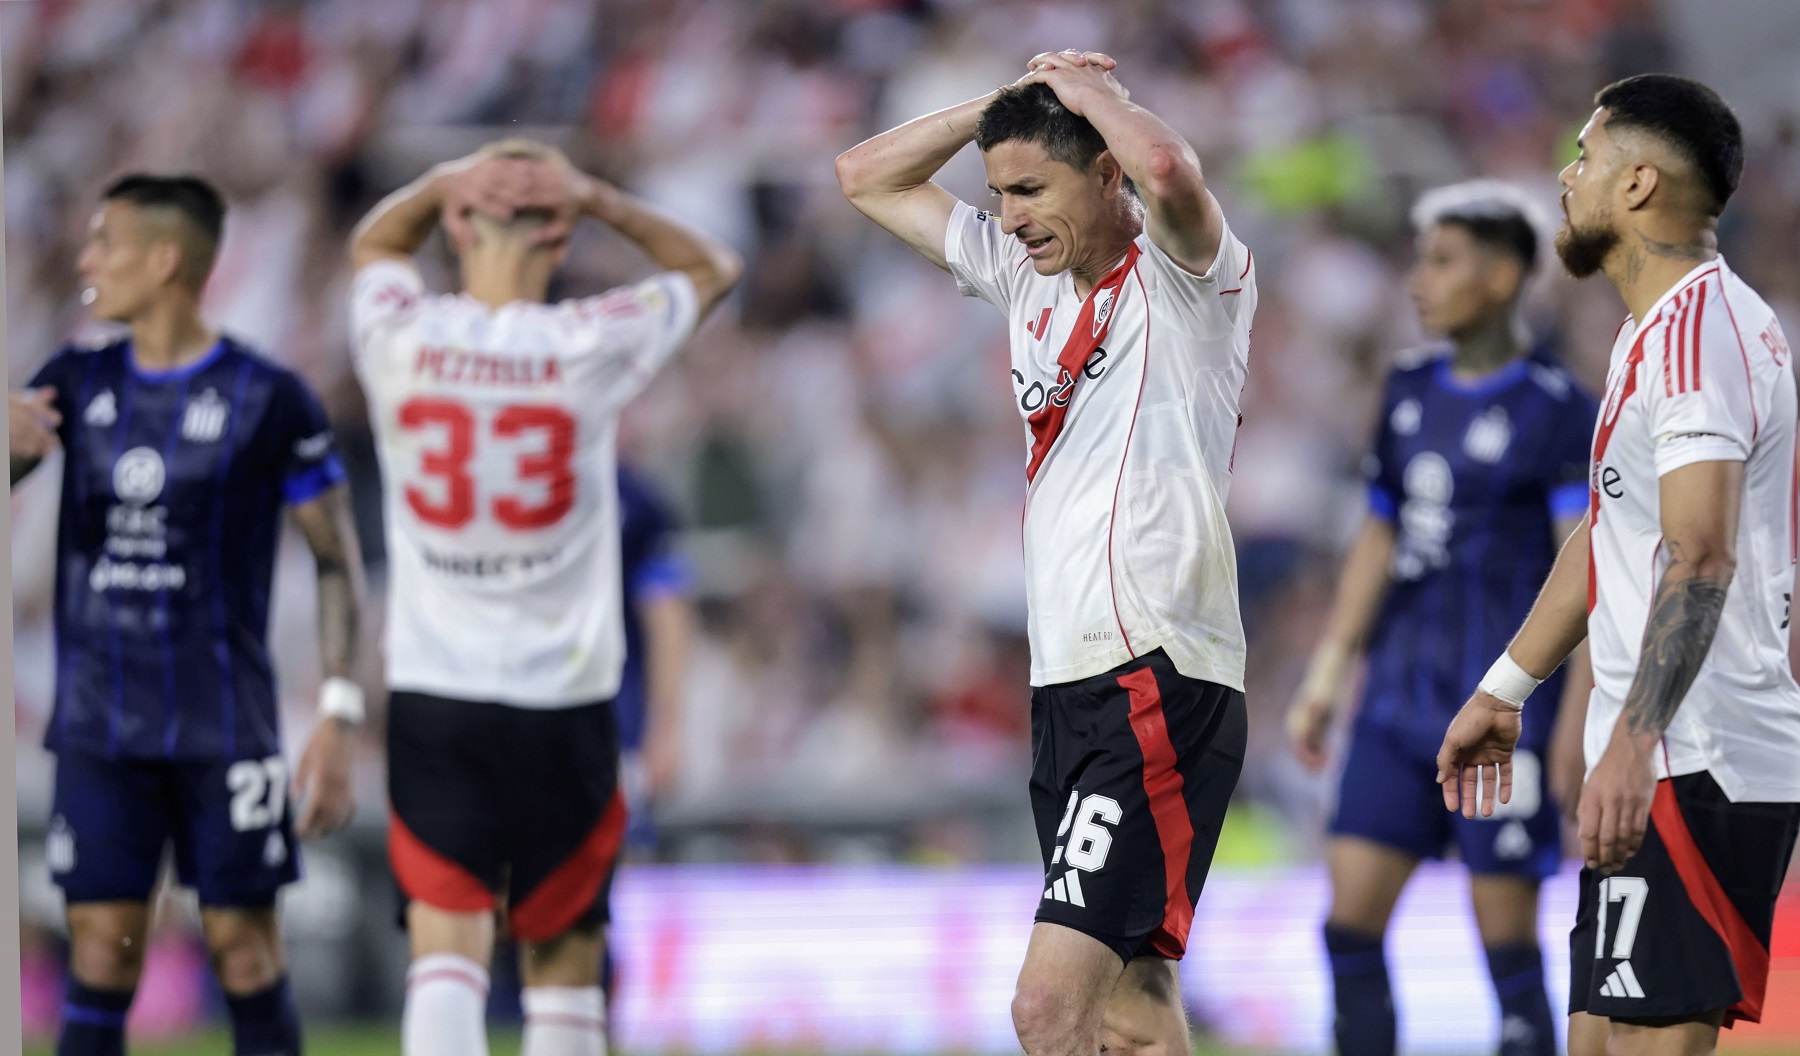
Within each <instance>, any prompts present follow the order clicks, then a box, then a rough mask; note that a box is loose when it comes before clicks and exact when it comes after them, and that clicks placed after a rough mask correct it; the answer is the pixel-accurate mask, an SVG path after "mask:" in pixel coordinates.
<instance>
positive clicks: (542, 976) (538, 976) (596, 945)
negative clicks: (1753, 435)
mask: <svg viewBox="0 0 1800 1056" xmlns="http://www.w3.org/2000/svg"><path fill="white" fill-rule="evenodd" d="M602 943H603V935H602V933H601V931H600V929H598V928H593V927H578V928H571V929H570V930H568V931H565V932H563V933H562V934H561V935H558V936H556V937H555V938H552V939H545V940H542V941H537V942H525V943H522V944H521V946H520V950H519V970H520V971H519V974H520V975H521V976H523V977H524V981H525V985H526V986H582V987H585V986H598V985H600V950H601V946H602Z"/></svg>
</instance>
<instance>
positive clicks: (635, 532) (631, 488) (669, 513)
mask: <svg viewBox="0 0 1800 1056" xmlns="http://www.w3.org/2000/svg"><path fill="white" fill-rule="evenodd" d="M677 526H678V525H677V521H676V517H675V512H674V510H672V509H671V508H670V507H669V505H668V504H667V503H666V502H664V501H663V498H662V496H660V495H658V494H657V493H656V492H655V491H654V490H652V489H651V487H650V485H649V483H648V482H646V481H645V480H644V479H643V478H642V477H640V476H638V475H637V474H636V473H634V472H632V471H631V470H629V469H627V468H626V467H625V466H623V465H621V466H620V467H619V564H620V568H621V570H622V572H623V574H624V576H623V578H624V583H625V671H624V674H623V676H622V677H621V680H620V682H619V695H618V696H616V697H614V698H613V710H614V713H615V714H616V715H617V717H618V722H619V747H620V748H622V749H623V750H625V751H627V752H630V751H635V750H637V749H638V748H639V747H640V746H641V745H642V744H643V741H644V730H645V726H646V719H647V718H648V716H647V711H648V707H649V687H648V685H647V680H646V677H645V669H644V660H645V657H644V621H643V618H642V616H641V615H640V614H639V611H638V607H639V606H640V605H642V604H643V603H644V602H645V601H646V600H649V599H651V598H655V597H658V596H666V595H670V594H685V593H687V589H688V569H687V563H686V562H685V561H684V560H682V557H681V555H680V554H679V553H678V552H677V551H676V548H675V533H676V529H677Z"/></svg>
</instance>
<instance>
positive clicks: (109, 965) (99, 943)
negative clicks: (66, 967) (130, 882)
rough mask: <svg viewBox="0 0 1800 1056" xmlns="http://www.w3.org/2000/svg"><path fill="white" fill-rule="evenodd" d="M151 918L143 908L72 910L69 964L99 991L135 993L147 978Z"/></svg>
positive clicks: (82, 980) (70, 916)
mask: <svg viewBox="0 0 1800 1056" xmlns="http://www.w3.org/2000/svg"><path fill="white" fill-rule="evenodd" d="M147 931H148V914H147V912H146V911H144V910H143V909H141V908H139V909H137V910H136V911H135V912H134V911H131V910H114V909H113V908H112V907H95V906H77V907H72V908H71V909H70V910H69V947H70V949H69V964H70V970H71V971H73V972H74V973H75V978H77V979H79V980H81V982H82V983H83V984H84V985H86V986H90V987H93V988H94V989H96V990H114V991H117V990H133V989H136V988H137V985H138V980H139V979H141V978H142V977H143V974H144V947H145V946H146V945H147V935H146V932H147Z"/></svg>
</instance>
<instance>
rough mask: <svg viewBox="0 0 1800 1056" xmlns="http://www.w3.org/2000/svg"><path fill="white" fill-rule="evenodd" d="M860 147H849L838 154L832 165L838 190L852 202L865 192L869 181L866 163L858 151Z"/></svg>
mask: <svg viewBox="0 0 1800 1056" xmlns="http://www.w3.org/2000/svg"><path fill="white" fill-rule="evenodd" d="M861 149H862V148H860V147H851V148H850V149H849V150H846V151H844V152H843V153H842V154H839V155H838V156H837V161H836V163H835V164H834V166H833V168H834V169H835V170H836V172H837V181H838V190H840V191H843V192H844V197H846V198H848V199H850V200H851V201H853V202H854V201H855V200H856V199H857V197H858V196H860V195H861V194H863V193H864V192H865V190H866V189H867V186H868V182H869V172H868V165H867V164H866V163H865V162H864V160H863V157H862V155H861V154H860V153H859V151H860V150H861Z"/></svg>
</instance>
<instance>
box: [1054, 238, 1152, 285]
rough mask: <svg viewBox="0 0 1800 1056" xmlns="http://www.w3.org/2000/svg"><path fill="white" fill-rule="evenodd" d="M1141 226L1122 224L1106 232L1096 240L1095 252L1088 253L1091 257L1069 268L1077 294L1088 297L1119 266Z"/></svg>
mask: <svg viewBox="0 0 1800 1056" xmlns="http://www.w3.org/2000/svg"><path fill="white" fill-rule="evenodd" d="M1141 230H1142V228H1141V227H1137V226H1131V227H1125V226H1120V227H1117V228H1115V229H1113V230H1109V231H1107V232H1105V234H1104V235H1102V237H1100V238H1099V239H1098V240H1096V242H1095V249H1094V252H1092V253H1090V254H1088V256H1089V258H1090V259H1087V260H1083V261H1082V262H1080V263H1079V264H1076V265H1074V266H1073V267H1071V268H1069V274H1070V276H1072V277H1073V278H1074V280H1075V296H1077V297H1086V296H1087V295H1088V294H1090V293H1093V292H1094V287H1095V286H1096V285H1098V284H1099V282H1100V280H1101V279H1104V278H1106V276H1107V273H1109V272H1111V271H1112V270H1113V269H1114V268H1116V267H1118V266H1119V261H1121V260H1124V259H1125V252H1126V250H1129V249H1130V248H1131V242H1132V240H1133V239H1135V238H1137V236H1138V233H1139V232H1140V231H1141Z"/></svg>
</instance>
